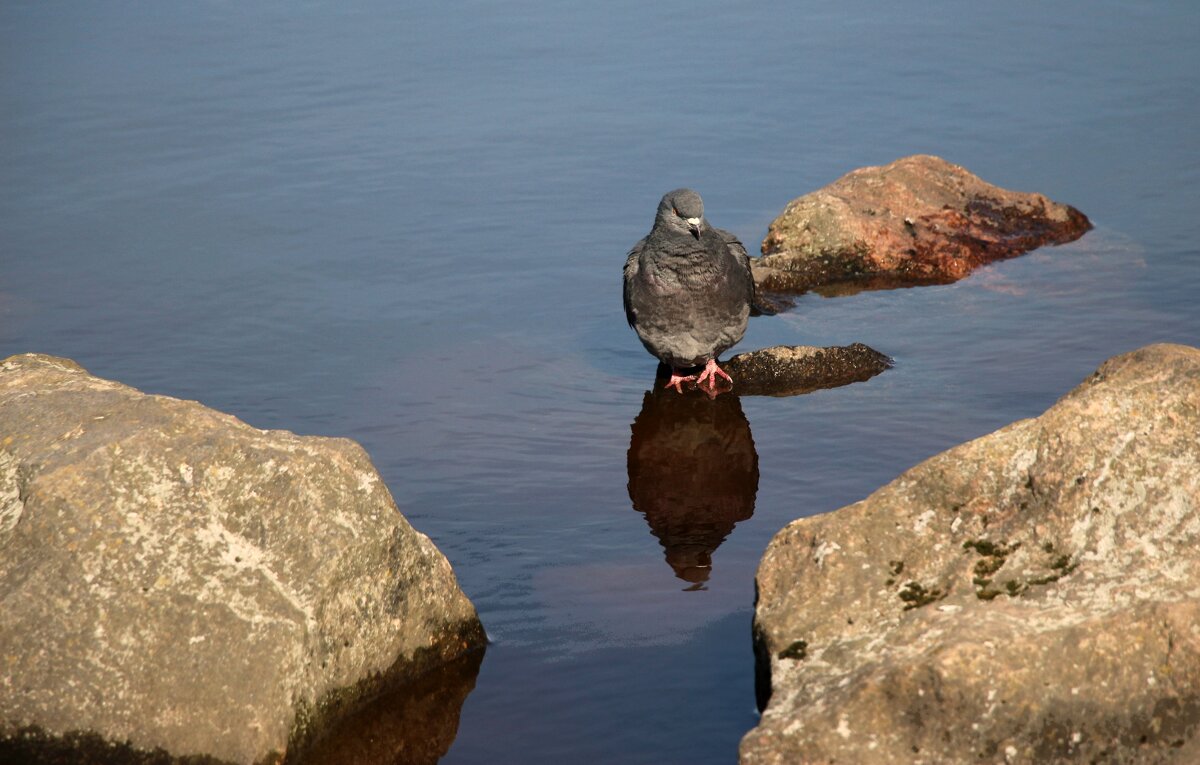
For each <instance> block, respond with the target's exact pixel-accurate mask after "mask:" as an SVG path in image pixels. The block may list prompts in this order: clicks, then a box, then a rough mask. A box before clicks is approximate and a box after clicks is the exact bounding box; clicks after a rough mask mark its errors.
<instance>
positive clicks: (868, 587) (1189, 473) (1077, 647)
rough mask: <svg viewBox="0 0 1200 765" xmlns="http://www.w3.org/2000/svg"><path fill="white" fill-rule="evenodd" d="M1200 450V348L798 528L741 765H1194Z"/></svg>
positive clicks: (1141, 363) (1138, 364) (1103, 378)
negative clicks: (759, 708)
mask: <svg viewBox="0 0 1200 765" xmlns="http://www.w3.org/2000/svg"><path fill="white" fill-rule="evenodd" d="M1197 434H1200V350H1197V349H1195V348H1188V347H1184V346H1178V345H1153V346H1149V347H1146V348H1143V349H1141V350H1138V351H1135V352H1132V353H1128V354H1125V355H1123V356H1118V357H1116V358H1113V359H1110V360H1109V361H1108V362H1106V363H1105V364H1104V365H1102V366H1101V367H1100V369H1099V371H1097V372H1096V373H1095V374H1094V375H1092V376H1091V377H1090V378H1088V379H1087V380H1086V381H1085V382H1084V383H1083V384H1081V385H1080V386H1078V387H1077V388H1075V389H1074V390H1072V391H1071V392H1070V393H1068V394H1067V395H1066V396H1064V397H1063V398H1062V399H1061V400H1060V401H1059V402H1058V403H1056V404H1055V405H1054V406H1053V407H1052V408H1050V409H1049V410H1048V411H1046V412H1045V413H1044V414H1042V415H1041V416H1040V417H1037V418H1035V419H1030V420H1022V421H1020V422H1016V423H1014V424H1012V425H1009V426H1008V427H1005V428H1003V429H1001V430H999V431H996V432H995V433H992V434H991V435H987V436H984V437H982V438H980V439H977V440H975V441H971V442H969V443H966V444H963V445H961V446H958V447H955V448H953V449H951V450H949V451H947V452H944V453H942V454H940V455H937V456H935V457H933V458H931V459H929V460H926V461H925V462H923V463H921V464H920V465H918V466H916V467H914V468H912V469H911V470H909V471H908V472H906V473H904V474H903V475H901V476H900V477H899V478H897V479H896V480H895V481H893V482H892V483H890V484H888V485H887V486H885V487H883V488H882V489H879V490H878V491H876V492H875V493H874V494H872V495H871V496H870V497H868V498H867V499H865V500H863V501H861V502H858V503H856V504H854V505H850V506H848V507H845V508H842V509H841V510H838V511H835V512H832V513H828V514H825V515H821V516H816V517H812V518H804V519H801V520H798V521H795V522H793V523H791V524H790V525H788V526H787V527H786V528H784V529H783V530H782V531H780V532H779V534H777V535H776V537H775V538H774V539H773V540H772V541H771V543H770V545H769V547H768V549H767V551H766V554H765V555H764V557H763V560H762V563H761V565H760V568H759V571H758V577H757V586H758V602H757V606H756V612H755V621H754V634H755V643H756V646H755V647H756V655H757V658H758V667H759V671H760V682H761V683H762V685H760V692H761V696H760V702H763V701H766V700H767V698H768V697H769V704H768V705H767V706H766V709H765V711H764V714H763V716H762V719H761V721H760V723H759V725H758V727H757V728H755V729H754V730H753V731H751V732H750V733H749V734H747V736H746V737H745V738H744V739H743V741H742V745H741V762H742V763H743V765H760V764H761V763H798V762H805V763H829V762H839V763H850V762H853V763H866V764H870V763H966V762H971V763H976V762H984V763H999V762H1020V763H1035V762H1036V763H1055V762H1087V763H1091V762H1106V763H1108V762H1121V763H1133V762H1137V763H1168V762H1177V763H1191V762H1200V737H1198V733H1200V730H1198V728H1200V436H1198V435H1197ZM768 683H769V688H768V687H767V684H768Z"/></svg>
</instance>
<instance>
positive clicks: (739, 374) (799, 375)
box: [722, 343, 892, 396]
mask: <svg viewBox="0 0 1200 765" xmlns="http://www.w3.org/2000/svg"><path fill="white" fill-rule="evenodd" d="M891 363H892V362H891V359H889V358H888V357H887V356H884V355H883V354H882V353H880V352H879V351H876V350H875V349H873V348H870V347H868V346H866V345H863V344H862V343H854V344H853V345H846V346H831V347H828V348H817V347H814V346H811V345H776V346H773V347H771V348H762V349H760V350H757V351H749V352H747V353H739V354H738V355H736V356H734V357H733V358H731V359H729V361H727V362H725V363H724V364H723V365H722V366H723V367H724V368H725V371H726V372H728V373H729V374H730V375H731V376H732V377H733V379H734V388H733V389H734V391H735V392H736V393H737V394H738V395H740V396H795V395H799V394H802V393H811V392H812V391H814V390H820V389H822V388H836V387H839V386H842V385H849V384H850V383H854V382H862V381H863V380H869V379H870V378H872V377H874V376H875V375H877V374H879V373H880V372H882V371H883V370H885V369H887V368H888V367H889V366H891Z"/></svg>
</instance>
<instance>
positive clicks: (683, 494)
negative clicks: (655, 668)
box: [628, 386, 758, 590]
mask: <svg viewBox="0 0 1200 765" xmlns="http://www.w3.org/2000/svg"><path fill="white" fill-rule="evenodd" d="M632 430H633V437H632V439H631V440H630V443H629V457H628V467H629V498H630V500H632V502H633V509H634V510H637V511H638V512H639V513H642V514H644V515H645V516H646V522H647V523H648V524H649V525H650V531H651V532H652V533H653V534H654V536H656V537H658V539H659V542H660V543H661V544H662V546H663V548H664V549H665V550H666V558H667V563H669V564H670V566H671V568H672V569H674V570H675V575H676V576H678V577H679V578H680V579H683V580H684V581H686V582H689V583H690V584H691V586H690V587H688V588H687V589H688V590H702V589H705V587H704V583H705V582H707V581H708V577H709V574H710V573H711V571H712V555H713V552H714V551H715V550H716V549H717V547H719V546H720V544H721V543H722V542H724V541H725V538H726V537H727V536H729V533H730V532H731V531H733V527H734V526H735V525H736V524H737V523H738V522H739V521H744V520H746V519H747V518H749V517H750V516H751V515H753V514H754V497H755V495H756V494H757V492H758V453H757V452H756V451H755V450H754V439H753V438H752V437H751V435H750V423H749V421H747V420H746V415H745V414H743V413H742V404H741V401H740V400H739V399H738V397H737V396H736V395H733V394H726V395H722V396H718V397H717V398H715V399H710V398H709V397H707V396H705V395H703V393H701V392H700V391H697V390H691V391H688V392H687V393H685V394H683V395H680V394H679V393H676V392H675V391H674V390H670V389H664V388H662V387H659V386H655V387H654V388H653V389H652V390H650V391H647V392H646V395H645V398H644V399H643V401H642V411H641V412H640V413H639V414H638V416H637V418H636V419H635V420H634V421H633V425H632Z"/></svg>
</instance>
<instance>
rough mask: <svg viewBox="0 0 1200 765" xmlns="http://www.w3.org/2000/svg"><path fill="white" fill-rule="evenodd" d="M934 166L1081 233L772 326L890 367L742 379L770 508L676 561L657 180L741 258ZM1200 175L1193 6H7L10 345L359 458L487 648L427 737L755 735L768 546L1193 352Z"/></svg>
mask: <svg viewBox="0 0 1200 765" xmlns="http://www.w3.org/2000/svg"><path fill="white" fill-rule="evenodd" d="M915 153H931V154H937V155H939V156H942V157H945V158H946V159H948V160H950V161H952V162H955V163H958V164H961V165H964V166H965V167H967V168H968V169H970V170H971V171H973V172H975V173H977V174H979V175H980V176H982V177H983V178H984V179H985V180H987V181H990V182H992V183H996V184H998V185H1000V186H1004V187H1007V188H1014V189H1018V190H1026V191H1039V192H1042V193H1044V194H1046V195H1048V196H1050V197H1051V198H1053V199H1055V200H1058V201H1062V202H1067V203H1070V204H1072V205H1074V206H1076V207H1078V208H1079V209H1081V210H1082V211H1084V212H1085V213H1086V214H1087V215H1088V216H1089V217H1090V218H1091V219H1092V221H1093V222H1094V223H1095V225H1096V228H1095V230H1094V231H1092V232H1091V233H1089V234H1087V235H1086V236H1085V237H1084V238H1083V239H1081V240H1080V241H1078V242H1075V243H1072V244H1069V245H1065V246H1062V247H1058V248H1048V249H1043V250H1039V251H1037V252H1035V253H1032V254H1030V255H1027V256H1025V257H1022V258H1019V259H1016V260H1012V261H1007V262H1003V263H997V264H994V265H992V266H990V267H987V268H985V269H982V270H981V271H979V272H977V273H975V274H974V275H972V276H971V277H969V278H968V279H966V280H964V281H961V282H959V283H956V284H953V285H948V286H939V287H922V288H914V289H902V290H892V291H883V292H866V293H860V294H858V295H854V296H850V297H841V298H822V297H819V296H816V295H807V296H804V297H803V298H801V299H800V300H799V302H798V304H797V306H796V308H795V309H794V310H793V311H791V312H789V313H787V314H785V315H781V316H777V317H773V318H759V319H754V320H753V321H752V323H751V326H750V330H749V332H748V333H747V335H746V338H745V340H744V341H743V342H742V343H741V344H740V345H739V346H738V347H737V348H736V349H734V351H735V352H736V351H740V350H748V349H752V348H758V347H763V346H767V345H774V344H779V343H786V344H813V345H844V344H849V343H852V342H864V343H867V344H869V345H871V346H872V347H874V348H876V349H879V350H880V351H882V352H884V353H887V354H889V355H891V356H893V357H894V358H895V359H896V366H895V368H894V369H892V370H890V371H888V372H886V373H885V374H883V375H881V376H880V377H877V378H875V379H873V380H871V381H869V382H866V383H861V384H856V385H852V386H849V387H846V388H840V389H837V390H829V391H821V392H817V393H814V394H812V395H808V396H800V397H795V398H788V399H767V398H746V399H744V400H743V401H742V402H741V404H742V409H743V410H744V414H745V418H746V420H747V421H748V423H749V426H750V429H751V431H752V433H753V442H754V445H755V447H756V450H757V455H758V471H759V480H758V483H757V493H756V496H755V497H754V504H753V516H752V517H750V518H747V519H744V520H741V521H739V522H738V523H737V526H736V528H735V529H734V530H733V531H732V533H731V534H730V535H729V537H728V539H727V540H726V541H725V542H724V543H723V544H722V545H721V546H720V547H719V548H718V549H717V550H716V551H715V552H714V553H713V555H712V570H711V574H710V575H709V577H708V579H707V581H705V582H703V584H702V586H701V587H699V588H696V587H692V586H691V585H690V584H689V582H686V581H683V580H681V579H679V578H677V577H676V575H675V572H674V571H673V570H672V568H671V567H670V566H668V565H667V562H666V560H665V559H664V550H663V548H662V546H661V545H660V543H659V538H658V537H656V536H654V535H652V533H651V528H650V526H649V525H648V521H647V518H646V517H645V516H643V515H642V514H641V513H639V512H635V510H634V509H633V507H632V505H631V501H630V496H629V493H628V491H627V486H626V484H627V480H628V475H627V463H626V456H627V455H626V453H627V450H628V449H629V445H630V425H631V423H632V422H633V421H634V419H635V417H636V416H637V415H638V414H639V411H640V410H641V407H642V397H643V392H644V391H645V390H646V389H647V387H648V385H649V384H650V382H651V378H652V375H653V372H654V361H653V359H651V358H650V357H649V356H648V355H647V354H646V353H645V351H644V350H643V349H642V347H641V345H640V344H639V343H638V342H637V339H636V337H635V336H634V335H633V333H632V332H631V331H630V330H629V329H628V327H627V326H626V325H625V321H624V317H623V315H622V312H621V301H620V297H619V273H620V268H621V265H622V264H623V261H624V256H625V252H626V251H627V250H628V248H629V247H630V246H631V245H632V244H633V243H634V242H635V241H636V240H637V239H638V238H639V237H641V236H642V235H644V234H645V233H646V231H647V230H648V229H649V226H650V223H651V220H652V217H653V212H654V208H655V205H656V204H657V202H658V199H659V197H660V196H661V194H662V193H663V192H665V191H667V190H669V189H672V188H676V187H678V186H684V185H687V186H692V187H694V188H696V189H698V190H699V191H700V192H701V193H702V194H703V195H704V198H705V201H706V207H707V212H708V215H709V218H710V219H711V220H712V222H713V223H714V224H715V225H717V226H720V227H723V228H726V229H729V230H731V231H733V232H735V233H737V234H739V235H740V236H741V237H742V238H743V239H744V240H745V242H746V243H747V246H748V248H749V249H750V250H751V251H752V252H753V251H755V250H757V245H758V242H759V241H761V239H762V237H763V236H764V235H765V233H766V227H767V224H768V223H769V222H770V221H771V220H772V218H774V216H775V215H777V214H778V213H779V212H780V210H781V209H782V208H783V206H784V204H786V203H787V202H788V201H789V200H790V199H792V198H793V197H796V196H799V195H800V194H803V193H805V192H808V191H811V190H813V189H815V188H818V187H820V186H822V185H824V184H826V183H828V182H830V181H833V180H834V179H836V178H837V177H838V176H840V175H842V174H843V173H845V172H847V171H849V170H852V169H854V168H857V167H861V166H864V165H872V164H882V163H886V162H890V161H892V160H894V159H897V158H899V157H902V156H905V155H909V154H915ZM1198 189H1200V5H1197V4H1195V3H1193V2H1161V3H1154V4H1139V3H1126V2H1062V3H1054V4H1044V3H1031V2H1009V3H975V4H961V3H951V2H934V3H926V4H920V5H912V4H897V3H888V2H881V1H879V0H873V1H868V2H863V3H849V4H839V5H837V6H834V5H826V4H815V3H803V4H800V3H774V2H772V3H754V4H751V3H710V2H701V3H695V2H691V3H684V2H677V1H676V0H664V2H658V3H652V4H645V3H633V2H614V3H588V4H569V3H552V2H545V1H544V0H542V1H534V0H528V1H526V2H506V3H499V2H486V1H484V0H476V1H475V2H448V3H439V4H433V3H429V4H403V3H401V4H397V3H387V2H360V3H332V2H258V3H232V2H217V1H210V2H192V3H144V2H104V3H72V4H57V3H40V2H19V1H17V0H10V1H9V2H5V3H3V4H2V5H0V353H2V354H3V355H7V354H8V353H18V352H26V351H37V352H42V353H51V354H57V355H62V356H68V357H71V358H73V359H75V360H76V361H78V362H79V363H81V364H82V365H84V366H85V367H86V368H88V369H89V370H90V371H91V372H93V373H94V374H97V375H100V376H103V377H109V378H114V379H118V380H121V381H122V382H125V383H128V384H130V385H133V386H136V387H138V388H141V389H143V390H147V391H150V392H155V393H164V394H169V395H172V396H177V397H181V398H189V399H197V400H199V401H201V402H203V403H205V404H207V405H209V406H212V407H215V408H217V409H221V410H224V411H227V412H231V413H233V414H235V415H237V416H238V417H240V418H242V419H244V420H246V421H247V422H249V423H251V424H253V425H255V426H258V427H262V428H286V429H289V430H293V431H296V432H299V433H305V434H322V435H337V436H348V437H350V438H353V439H356V440H358V441H360V442H361V443H362V444H363V445H364V446H365V447H366V448H367V450H368V451H369V452H370V454H371V456H372V458H373V460H374V461H375V463H376V465H377V466H378V467H379V469H380V471H381V472H382V474H383V476H384V477H385V479H386V481H387V483H388V485H389V487H390V488H391V490H392V493H393V494H394V496H395V498H396V501H397V503H398V504H399V505H400V507H401V509H402V510H403V511H404V513H405V515H406V516H407V517H408V518H409V519H410V520H411V521H412V522H413V524H414V525H415V526H417V528H419V529H420V530H422V531H424V532H425V533H427V534H429V535H430V536H431V537H432V538H433V540H434V541H435V542H436V543H437V544H438V546H439V547H440V548H441V549H442V550H443V551H444V552H445V553H446V555H447V556H448V557H449V559H450V561H451V562H452V563H453V565H454V568H455V570H456V572H457V574H458V576H459V579H460V581H461V584H462V586H463V588H464V590H465V591H466V592H467V594H468V595H469V596H470V597H471V598H472V599H473V601H474V602H475V603H476V605H477V607H478V609H479V611H480V614H481V617H482V619H483V621H484V624H485V626H486V627H487V629H488V632H489V635H490V637H491V638H492V640H493V644H492V646H491V647H490V648H489V650H488V653H487V655H486V658H485V660H484V662H483V666H482V670H481V672H480V674H479V677H478V679H477V685H476V688H475V690H474V692H473V693H472V694H471V695H470V697H469V698H468V699H467V702H466V704H465V705H464V707H463V709H462V713H461V720H460V725H459V733H458V737H457V740H456V742H455V743H454V745H453V746H452V748H451V749H450V751H449V753H448V754H447V755H446V756H445V758H444V760H443V762H445V763H485V762H486V763H542V762H544V763H559V762H569V761H574V762H604V763H664V762H687V763H729V762H732V761H734V760H735V758H736V749H737V744H738V741H739V739H740V737H741V736H742V735H743V734H744V733H745V732H746V731H747V730H749V729H750V728H751V727H753V726H754V725H755V723H756V720H757V717H756V711H755V705H754V690H753V656H752V653H751V640H750V620H751V615H752V608H753V598H754V585H753V577H754V571H755V567H756V565H757V562H758V559H759V557H760V556H761V554H762V551H763V549H764V547H765V546H766V544H767V542H768V540H769V539H770V538H771V536H772V535H773V534H774V533H775V532H776V531H777V530H778V529H780V528H781V527H782V526H783V525H784V524H786V523H787V522H788V521H790V520H792V519H794V518H797V517H801V516H806V515H811V514H814V513H820V512H825V511H829V510H833V509H835V508H837V507H840V506H842V505H844V504H847V503H850V502H853V501H856V500H858V499H861V498H862V497H864V496H866V495H867V494H869V493H870V492H871V491H873V490H874V489H875V488H877V487H879V486H880V485H882V484H884V483H886V482H887V481H889V480H891V479H892V478H894V477H895V476H896V475H898V474H899V473H900V472H902V471H903V470H905V469H906V468H908V467H910V466H912V465H913V464H915V463H917V462H919V461H920V460H922V459H924V458H925V457H928V456H930V455H932V454H935V453H937V452H939V451H941V450H943V449H946V448H948V447H950V446H952V445H954V444H956V443H959V442H961V441H963V440H966V439H969V438H973V437H976V436H979V435H982V434H985V433H988V432H990V431H992V430H994V429H996V428H999V427H1001V426H1003V425H1005V424H1007V423H1009V422H1011V421H1013V420H1016V419H1019V418H1024V417H1030V416H1035V415H1037V414H1039V413H1040V412H1042V411H1044V410H1045V409H1046V408H1047V407H1048V406H1050V405H1051V404H1052V403H1053V402H1054V401H1055V400H1056V399H1057V398H1058V397H1059V396H1061V395H1062V394H1064V393H1065V392H1066V391H1067V390H1069V389H1070V388H1071V387H1073V386H1074V385H1075V384H1077V383H1078V382H1079V381H1081V380H1082V379H1083V378H1084V377H1086V376H1087V375H1088V374H1090V373H1091V371H1092V370H1093V369H1094V368H1095V367H1096V366H1097V365H1098V364H1100V363H1101V362H1102V361H1103V360H1104V359H1106V358H1108V357H1110V356H1113V355H1115V354H1118V353H1121V352H1124V351H1128V350H1131V349H1133V348H1137V347H1139V346H1142V345H1145V344H1147V343H1152V342H1159V341H1169V342H1181V343H1188V344H1192V345H1196V344H1197V343H1198V342H1200V300H1198V299H1200V245H1198V244H1197V234H1198V233H1200V227H1198V225H1197V214H1198V213H1200V192H1198V191H1197V190H1198Z"/></svg>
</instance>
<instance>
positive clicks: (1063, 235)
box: [752, 155, 1091, 292]
mask: <svg viewBox="0 0 1200 765" xmlns="http://www.w3.org/2000/svg"><path fill="white" fill-rule="evenodd" d="M1090 228H1091V223H1090V222H1089V221H1088V219H1087V218H1086V217H1085V216H1084V215H1083V213H1081V212H1079V211H1078V210H1076V209H1075V208H1073V207H1070V206H1069V205H1064V204H1059V203H1057V202H1053V201H1051V200H1049V199H1047V198H1046V197H1044V196H1042V195H1041V194H1026V193H1021V192H1015V191H1008V190H1005V189H1001V188H999V187H997V186H993V185H991V184H989V183H986V182H984V181H983V180H981V179H980V178H979V177H978V176H975V175H972V174H971V173H969V172H968V171H967V170H965V169H964V168H962V167H959V166H958V165H953V164H951V163H949V162H947V161H945V160H943V159H940V158H938V157H932V156H928V155H917V156H912V157H905V158H903V159H899V160H896V161H895V162H893V163H891V164H890V165H885V166H883V167H864V168H860V169H858V170H855V171H853V172H851V173H848V174H846V175H844V176H842V177H841V178H839V179H838V180H836V181H834V182H833V183H831V184H829V185H828V186H825V187H824V188H822V189H818V190H817V191H814V192H812V193H810V194H805V195H804V196H802V197H799V198H797V199H794V200H792V201H791V202H789V203H788V205H787V207H786V208H784V211H783V212H782V213H781V214H780V215H779V217H778V218H776V219H775V220H774V221H773V222H772V223H771V225H770V228H769V229H768V232H767V236H766V239H764V240H763V243H762V257H761V258H757V259H755V260H754V261H753V263H752V265H753V268H754V272H755V281H756V282H757V283H758V286H759V288H760V289H762V290H766V291H768V292H804V291H807V290H810V289H814V288H818V287H822V286H827V285H842V284H845V283H847V282H849V283H853V284H854V285H856V286H858V287H866V288H877V287H895V286H908V285H914V284H936V283H948V282H953V281H957V280H958V279H961V278H962V277H964V276H966V275H967V274H969V273H970V272H971V271H973V270H974V269H976V268H978V267H979V266H981V265H984V264H986V263H990V262H992V261H994V260H1000V259H1003V258H1011V257H1014V256H1016V255H1020V254H1022V253H1025V252H1028V251H1030V250H1032V249H1035V248H1037V247H1041V246H1043V245H1047V244H1062V243H1064V242H1070V241H1072V240H1074V239H1078V238H1079V237H1080V236H1082V235H1083V234H1084V233H1085V232H1087V231H1088V230H1089V229H1090Z"/></svg>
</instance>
